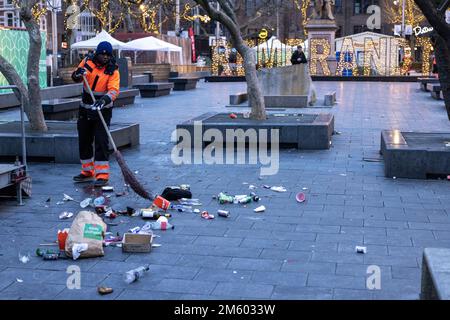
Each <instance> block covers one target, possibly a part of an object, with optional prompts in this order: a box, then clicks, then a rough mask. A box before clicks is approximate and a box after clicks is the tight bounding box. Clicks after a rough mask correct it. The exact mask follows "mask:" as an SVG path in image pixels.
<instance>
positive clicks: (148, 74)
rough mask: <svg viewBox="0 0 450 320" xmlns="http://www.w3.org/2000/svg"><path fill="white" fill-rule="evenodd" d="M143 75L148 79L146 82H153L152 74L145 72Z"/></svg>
mask: <svg viewBox="0 0 450 320" xmlns="http://www.w3.org/2000/svg"><path fill="white" fill-rule="evenodd" d="M143 74H144V75H145V76H147V77H148V82H150V83H152V82H153V81H154V78H153V72H151V71H145V72H144V73H143Z"/></svg>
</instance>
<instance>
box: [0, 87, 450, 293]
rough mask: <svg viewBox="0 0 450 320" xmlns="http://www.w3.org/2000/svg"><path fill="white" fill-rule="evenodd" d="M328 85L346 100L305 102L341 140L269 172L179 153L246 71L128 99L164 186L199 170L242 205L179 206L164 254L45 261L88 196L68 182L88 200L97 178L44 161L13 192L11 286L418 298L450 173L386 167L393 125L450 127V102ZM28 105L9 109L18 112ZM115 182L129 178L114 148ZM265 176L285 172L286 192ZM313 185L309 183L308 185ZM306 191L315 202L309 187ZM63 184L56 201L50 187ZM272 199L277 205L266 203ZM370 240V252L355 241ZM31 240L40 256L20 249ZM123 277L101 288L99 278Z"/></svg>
mask: <svg viewBox="0 0 450 320" xmlns="http://www.w3.org/2000/svg"><path fill="white" fill-rule="evenodd" d="M315 85H316V89H317V92H318V96H319V101H318V105H321V104H322V99H323V95H324V94H325V93H326V92H328V91H330V90H335V91H336V93H337V99H338V102H339V103H338V104H337V105H336V106H334V107H333V108H331V109H329V108H317V109H311V108H309V109H303V110H295V112H305V113H317V112H318V113H326V112H331V113H333V114H334V115H335V117H336V123H335V130H336V131H338V133H339V134H337V135H334V136H333V145H332V148H331V149H330V150H321V151H301V150H300V151H299V150H296V149H289V148H288V149H282V150H281V152H280V168H279V173H278V174H277V175H274V176H265V177H260V174H259V173H260V165H242V164H241V165H205V164H203V165H200V164H199V165H175V164H173V162H172V160H171V152H172V149H173V147H174V143H173V142H171V134H172V132H173V130H174V129H175V126H176V124H177V123H180V122H182V121H185V120H188V119H190V118H192V117H194V116H198V115H201V114H203V113H205V112H211V111H217V112H220V111H221V112H228V111H230V110H235V111H239V109H238V108H236V109H226V108H225V105H227V104H228V102H229V101H228V100H229V98H228V96H229V94H230V93H236V92H241V91H243V90H245V84H244V83H204V82H201V83H199V86H198V88H197V89H196V90H192V91H186V92H173V93H172V94H171V95H170V96H167V97H160V98H156V99H140V98H138V99H137V100H136V104H135V105H133V106H127V107H125V108H121V109H116V110H114V116H113V122H114V121H115V122H136V123H139V124H140V134H141V136H140V141H141V144H140V146H139V147H135V148H132V149H126V150H124V151H123V154H124V156H125V158H126V160H127V161H128V163H129V165H130V167H132V168H133V170H135V171H136V172H137V175H138V176H139V178H140V179H141V180H142V181H143V182H144V183H145V184H146V186H147V188H151V189H152V190H153V191H155V192H159V193H160V192H162V190H163V188H164V187H165V186H167V185H175V184H189V185H191V191H192V193H193V196H194V198H199V199H200V200H201V201H202V203H203V206H202V209H204V210H208V211H209V212H210V213H212V214H215V213H216V211H217V210H218V209H220V208H222V209H225V210H229V211H230V212H231V216H230V218H228V219H224V218H216V219H215V220H204V219H201V218H200V216H198V215H196V214H193V213H174V214H173V218H172V219H171V222H172V223H173V224H174V225H175V229H174V230H168V231H156V232H155V233H156V234H157V235H159V236H160V237H157V238H155V242H156V243H159V244H161V247H158V248H154V249H153V251H152V252H151V253H150V254H128V253H127V254H126V253H122V250H121V249H120V248H113V247H107V248H105V256H104V257H102V258H92V259H82V260H77V261H72V260H58V261H43V260H42V259H41V258H40V257H37V256H36V255H35V250H36V248H38V247H39V244H42V243H48V242H53V241H55V240H56V234H57V231H58V230H60V229H63V228H69V227H70V225H71V220H72V219H71V220H66V221H61V220H59V218H58V215H59V214H60V213H61V212H63V211H72V212H74V213H77V212H78V211H80V208H79V207H78V205H77V204H76V203H74V202H66V203H63V204H58V202H60V201H62V199H63V193H66V194H68V195H70V196H72V197H74V198H75V199H77V200H82V199H84V198H86V197H88V196H92V192H91V189H89V188H82V186H80V185H74V184H73V183H72V176H73V175H75V174H78V171H79V165H76V164H49V163H31V164H30V174H31V176H32V178H33V196H32V197H31V198H29V199H26V200H25V206H22V207H19V206H17V205H16V202H15V201H14V200H0V299H89V300H92V299H151V300H154V299H418V298H419V293H420V278H421V260H422V252H423V248H425V247H450V232H449V231H450V183H449V182H448V181H444V180H408V179H389V178H385V177H384V164H383V162H368V161H364V160H363V159H364V158H380V155H379V149H380V134H381V130H384V129H401V130H403V131H409V130H416V131H446V132H449V131H450V122H449V121H448V119H447V116H446V112H445V108H444V103H443V102H442V101H436V100H433V99H432V98H431V97H430V96H429V94H426V93H424V92H420V91H419V90H418V84H416V83H370V82H342V83H340V82H316V83H315ZM18 118H19V114H18V111H17V110H7V111H2V112H0V120H12V119H18ZM111 160H112V161H111V164H112V171H113V174H112V178H111V185H113V186H114V187H115V188H116V190H119V191H120V190H121V189H123V181H122V178H121V175H120V170H119V169H118V166H117V164H116V163H115V162H114V161H113V159H111ZM249 184H253V185H255V186H257V187H258V189H256V190H255V192H256V193H257V194H258V195H259V196H260V197H261V201H260V202H259V203H258V204H250V205H248V206H247V207H243V206H242V205H234V204H231V205H223V206H221V205H219V204H218V203H217V200H214V199H213V198H212V196H213V195H217V194H218V193H219V192H221V191H226V192H228V193H230V194H243V193H244V194H245V193H248V192H249V188H248V186H249ZM262 185H277V186H279V185H282V186H284V187H285V188H286V189H287V192H285V193H276V192H273V191H271V190H267V189H264V188H262ZM304 188H307V189H305V190H304ZM300 191H303V192H305V194H306V197H307V201H306V202H305V203H301V204H300V203H297V202H296V200H295V195H296V194H297V193H298V192H300ZM49 198H50V201H49V202H47V200H48V199H49ZM110 200H111V203H112V204H113V205H114V206H116V207H121V208H125V207H126V206H131V207H134V208H144V207H148V206H149V203H148V202H146V201H144V200H141V199H139V198H138V197H137V196H133V195H130V196H126V197H120V198H116V197H114V196H113V197H111V199H110ZM259 205H264V206H265V207H266V211H265V212H264V213H255V212H254V211H253V209H254V208H255V207H256V206H259ZM114 222H117V223H119V225H118V226H112V227H110V231H112V232H114V233H115V232H120V233H123V232H125V231H127V230H128V229H129V228H131V227H135V226H142V225H143V224H144V221H143V220H141V218H137V217H134V218H130V217H122V216H121V217H118V218H117V219H115V220H114ZM355 246H366V247H367V253H366V254H358V253H355ZM19 253H20V254H30V256H31V258H30V261H29V262H28V263H26V264H24V263H22V262H20V261H19V258H18V255H19ZM143 264H150V271H149V273H148V274H147V275H146V276H144V277H143V278H141V279H140V280H139V281H138V282H135V283H132V284H126V283H125V282H124V281H123V279H122V274H123V272H125V271H127V270H130V269H133V268H135V267H138V266H141V265H143ZM70 265H77V266H79V267H80V268H81V289H74V290H70V289H69V288H67V286H66V281H67V278H68V276H69V274H67V273H66V270H67V267H68V266H70ZM373 265H375V266H378V267H379V268H380V270H381V288H380V289H379V290H369V289H368V288H367V286H366V283H367V279H368V277H370V274H368V273H367V271H368V267H369V266H373ZM100 285H102V286H109V287H112V288H113V289H114V292H113V293H112V294H110V295H106V296H100V295H99V294H98V293H97V286H100Z"/></svg>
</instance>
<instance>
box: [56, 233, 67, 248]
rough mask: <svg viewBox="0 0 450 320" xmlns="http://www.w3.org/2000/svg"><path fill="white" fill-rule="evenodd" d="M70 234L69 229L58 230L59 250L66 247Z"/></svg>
mask: <svg viewBox="0 0 450 320" xmlns="http://www.w3.org/2000/svg"><path fill="white" fill-rule="evenodd" d="M68 235H69V234H68V233H67V231H63V232H58V245H59V250H65V249H66V239H67V236H68Z"/></svg>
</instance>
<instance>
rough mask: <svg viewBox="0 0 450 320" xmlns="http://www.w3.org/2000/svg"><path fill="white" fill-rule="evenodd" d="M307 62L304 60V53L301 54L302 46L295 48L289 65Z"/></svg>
mask: <svg viewBox="0 0 450 320" xmlns="http://www.w3.org/2000/svg"><path fill="white" fill-rule="evenodd" d="M307 62H308V60H306V56H305V53H304V52H303V48H302V46H297V50H295V51H294V53H293V54H292V57H291V63H292V64H301V63H307Z"/></svg>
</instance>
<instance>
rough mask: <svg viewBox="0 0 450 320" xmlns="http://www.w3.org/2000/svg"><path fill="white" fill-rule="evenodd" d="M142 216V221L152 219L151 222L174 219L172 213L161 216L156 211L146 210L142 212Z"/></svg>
mask: <svg viewBox="0 0 450 320" xmlns="http://www.w3.org/2000/svg"><path fill="white" fill-rule="evenodd" d="M141 215H142V219H151V220H158V219H159V217H166V218H171V217H172V215H171V214H170V213H164V214H161V213H159V212H156V211H152V210H145V209H143V210H141Z"/></svg>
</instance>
